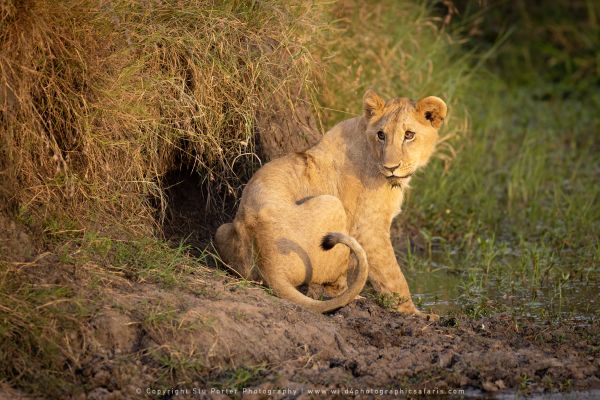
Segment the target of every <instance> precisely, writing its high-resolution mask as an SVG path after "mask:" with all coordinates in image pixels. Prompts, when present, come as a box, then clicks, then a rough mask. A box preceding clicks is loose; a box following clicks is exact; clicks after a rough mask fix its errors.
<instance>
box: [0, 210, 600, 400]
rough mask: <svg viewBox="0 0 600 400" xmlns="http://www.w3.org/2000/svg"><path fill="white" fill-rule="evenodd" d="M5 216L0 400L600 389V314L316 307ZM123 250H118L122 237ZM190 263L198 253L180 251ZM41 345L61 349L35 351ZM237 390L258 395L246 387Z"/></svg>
mask: <svg viewBox="0 0 600 400" xmlns="http://www.w3.org/2000/svg"><path fill="white" fill-rule="evenodd" d="M0 222H1V224H0V225H1V227H2V228H3V231H4V232H5V233H7V234H6V235H5V240H3V241H2V243H0V245H1V247H0V249H2V251H3V254H4V255H5V257H7V256H8V255H10V257H9V258H6V259H5V260H4V261H2V263H1V264H0V265H2V268H3V271H2V272H3V274H2V279H1V280H0V283H1V284H2V285H3V286H2V289H3V290H2V293H3V298H2V299H3V300H2V301H3V302H2V308H0V317H1V318H0V323H1V324H2V328H3V330H2V331H1V332H0V333H1V335H0V339H1V340H2V347H1V348H2V351H3V353H0V355H1V356H2V359H3V362H11V363H14V365H13V367H12V369H11V368H7V367H6V365H4V366H3V369H2V371H3V376H2V379H0V398H3V397H2V396H4V397H7V396H8V397H9V398H19V397H18V396H22V397H23V396H25V395H26V394H27V393H30V392H34V394H37V395H40V394H43V395H42V397H44V398H68V397H72V398H76V399H96V400H98V399H135V398H143V397H150V398H161V399H169V398H213V397H217V398H218V397H223V396H225V397H227V396H233V397H240V396H244V397H250V398H252V397H257V398H262V397H264V396H265V395H266V394H268V393H273V392H269V390H271V391H272V390H276V389H281V390H284V391H283V392H279V393H277V392H274V395H275V397H276V398H312V397H314V396H316V394H313V393H310V391H312V390H323V389H326V390H330V392H328V394H329V395H336V394H337V395H339V396H347V395H360V396H366V397H373V398H377V397H380V394H381V393H389V394H391V395H409V396H412V395H413V394H415V392H414V391H416V395H417V396H418V394H419V392H418V391H419V390H421V391H429V392H430V393H432V394H443V393H454V394H456V395H461V394H475V395H488V394H490V395H491V394H493V395H499V394H500V395H501V394H503V393H515V392H517V391H518V392H519V393H523V394H540V393H548V392H571V393H574V392H575V391H586V392H587V393H595V392H590V391H591V390H599V389H600V322H598V321H573V320H563V321H561V322H555V323H551V322H536V321H534V320H527V319H514V318H513V317H511V316H509V315H504V314H501V315H495V316H493V317H487V318H481V319H476V320H473V319H469V318H468V317H466V316H461V315H455V316H448V315H445V316H444V315H442V318H441V319H440V321H436V322H431V321H425V320H423V319H420V318H417V317H410V316H403V315H400V314H397V313H395V312H393V311H390V310H387V309H385V308H382V307H381V306H380V305H379V304H377V303H375V302H374V301H372V300H370V299H361V300H357V301H354V302H353V303H351V304H350V305H349V306H347V307H345V308H343V309H341V310H338V311H337V312H334V313H331V314H328V315H320V314H314V313H312V312H309V311H306V310H304V309H302V308H300V307H299V306H296V305H294V304H291V303H289V302H287V301H285V300H282V299H279V298H277V297H274V296H273V295H271V294H270V292H269V290H267V289H265V288H263V287H261V286H257V285H254V284H251V283H249V282H247V281H242V280H236V279H234V278H232V277H231V276H230V275H228V274H227V273H226V272H224V271H221V270H217V269H211V268H204V267H201V266H197V267H194V268H189V267H187V269H185V271H186V272H185V273H182V272H180V273H178V274H177V275H174V276H177V281H176V282H171V283H169V282H168V281H163V282H162V283H159V282H156V283H151V282H149V281H147V280H146V279H145V278H143V276H144V275H135V274H134V275H131V274H130V272H127V271H131V270H132V268H133V265H128V264H127V263H128V262H133V261H135V260H137V259H138V257H139V255H136V254H133V255H130V256H129V257H130V258H126V260H128V261H126V262H125V264H116V263H114V262H112V261H111V262H109V261H110V260H112V259H110V258H97V259H94V258H93V257H90V255H89V254H88V255H85V257H82V258H79V256H78V255H79V254H82V253H84V254H86V252H90V251H92V249H95V250H94V251H98V252H103V251H104V252H106V251H108V250H106V246H107V243H105V242H99V243H101V244H102V246H99V244H98V243H96V247H88V248H87V250H85V248H84V247H82V245H81V244H74V243H79V242H77V241H75V240H74V241H72V242H67V243H66V244H65V243H63V242H61V244H60V245H58V246H57V245H49V244H48V243H46V244H42V243H41V242H38V241H36V240H34V239H33V238H35V237H36V232H32V231H29V230H27V229H25V228H24V227H22V226H21V225H20V224H15V223H14V222H13V221H10V220H9V219H6V218H0ZM95 240H97V239H95ZM113 245H114V244H113ZM88 246H89V244H88ZM117 249H118V251H117V255H118V256H119V257H123V254H121V253H123V252H124V251H125V250H124V249H126V248H123V247H117ZM129 251H130V250H129ZM101 260H108V261H101ZM186 260H188V261H192V259H189V258H182V259H181V260H180V261H179V262H180V263H181V262H186ZM113 261H114V260H113ZM119 265H124V266H125V267H123V266H119ZM183 267H184V266H180V267H178V268H183ZM124 268H125V269H124ZM52 293H54V294H53V296H54V297H42V295H48V294H52ZM34 295H35V296H34ZM38 298H39V300H36V299H38ZM16 300H19V301H16ZM34 300H35V301H38V302H37V303H34V302H33V301H34ZM38 332H41V333H38ZM45 336H48V337H52V341H44V340H45ZM47 345H51V346H55V345H56V346H57V349H56V352H54V353H53V352H40V349H38V350H36V348H35V347H36V346H38V347H41V348H42V349H41V350H45V349H43V347H44V346H47ZM9 352H12V353H9ZM26 352H29V353H26ZM26 354H30V355H29V356H27V355H26ZM42 356H43V357H45V358H41V357H42ZM27 357H33V358H29V359H28V358H27ZM19 363H21V364H19ZM24 376H25V378H24ZM44 379H50V380H48V381H44ZM57 381H58V382H60V383H59V384H57V383H56V382H57ZM50 386H51V389H50ZM46 389H47V391H46ZM244 389H246V391H247V392H248V391H249V390H250V391H251V393H253V394H252V395H248V394H246V395H243V394H242V393H243V390H244ZM15 390H17V391H16V392H15ZM176 390H178V391H176ZM194 390H195V391H196V392H195V393H194ZM211 390H213V392H212V393H211ZM217 390H222V391H225V393H226V394H223V395H221V394H218V393H215V392H214V391H217ZM369 390H370V391H371V392H369ZM385 390H388V392H384V391H385ZM205 391H206V392H205ZM365 391H366V392H365ZM409 391H412V392H409ZM460 391H464V392H460ZM186 392H187V393H186ZM15 396H16V397H15Z"/></svg>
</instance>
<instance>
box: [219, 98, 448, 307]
mask: <svg viewBox="0 0 600 400" xmlns="http://www.w3.org/2000/svg"><path fill="white" fill-rule="evenodd" d="M363 105H364V115H362V116H360V117H356V118H352V119H349V120H346V121H343V122H340V123H339V124H337V125H336V126H335V127H333V129H331V130H330V131H329V132H327V133H326V134H325V135H324V136H323V138H322V139H321V141H320V142H319V143H317V144H316V145H315V146H314V147H312V148H310V149H309V150H307V151H305V152H303V153H297V154H289V155H287V156H284V157H282V158H279V159H276V160H273V161H271V162H269V163H268V164H266V165H264V166H263V167H262V168H261V169H259V170H258V171H257V172H256V174H255V175H254V176H253V177H252V179H251V180H250V182H249V183H248V185H247V186H246V187H245V189H244V193H243V195H242V199H241V202H240V207H239V210H238V212H237V215H236V217H235V219H234V221H233V223H228V224H224V225H221V226H220V227H219V229H218V230H217V233H216V236H215V242H216V246H217V249H218V251H219V253H220V254H221V257H222V258H223V260H224V261H225V262H227V263H228V264H230V265H231V266H232V267H234V268H235V269H236V270H237V271H238V272H239V273H240V274H241V275H242V276H244V277H246V278H248V279H255V280H258V279H261V278H262V279H264V281H265V283H266V284H267V285H269V286H270V287H271V288H272V289H273V290H274V292H275V293H276V294H277V295H278V296H280V297H283V298H286V299H289V300H291V301H293V302H295V303H298V304H300V305H302V306H304V307H306V308H308V309H311V310H314V311H317V312H327V311H330V310H334V309H337V308H340V307H343V306H345V305H346V304H348V303H349V302H350V301H352V299H354V298H355V297H356V296H357V295H358V294H359V293H360V291H361V290H362V288H363V286H364V284H365V282H366V279H367V276H368V278H369V280H370V282H371V283H372V285H373V287H374V288H375V289H376V290H377V291H380V292H383V293H395V294H397V295H399V296H401V297H402V298H404V299H405V300H406V301H404V302H403V303H402V304H400V305H399V306H398V307H397V309H398V311H400V312H403V313H409V314H421V313H420V312H419V311H418V310H417V309H416V308H415V306H414V304H413V302H412V300H411V298H410V292H409V289H408V285H407V283H406V279H405V278H404V275H403V274H402V272H401V271H400V267H399V265H398V263H397V261H396V257H395V255H394V249H393V248H392V244H391V241H390V225H391V222H392V219H393V218H394V217H395V216H396V215H398V213H400V207H401V205H402V199H403V195H404V191H405V190H406V189H407V188H408V184H409V182H410V179H411V176H412V175H413V174H414V173H415V171H416V170H417V169H418V168H420V167H422V166H424V165H425V164H426V163H427V161H428V160H429V157H430V156H431V154H432V152H433V150H434V148H435V144H436V142H437V139H438V129H439V127H440V126H441V124H442V122H443V121H444V118H445V117H446V111H447V108H446V104H445V103H444V102H443V101H442V100H441V99H440V98H438V97H435V96H430V97H426V98H424V99H422V100H419V101H418V102H416V103H415V102H413V101H411V100H409V99H406V98H400V99H393V100H389V101H387V102H386V101H384V100H383V99H382V98H381V97H379V96H378V95H377V94H376V93H375V92H374V91H372V90H368V91H367V92H366V93H365V95H364V98H363ZM337 243H342V244H344V245H345V246H336V247H334V246H335V245H336V244H337ZM326 250H329V251H326ZM350 252H352V253H353V255H354V257H355V258H356V261H357V266H356V269H357V272H356V273H355V274H354V275H356V276H355V278H354V280H353V282H352V283H351V284H350V286H349V287H348V285H347V283H346V282H347V279H346V278H347V272H348V270H349V263H350V261H351V258H350ZM367 259H368V262H367ZM309 283H317V284H322V285H325V287H326V290H327V291H328V293H329V294H331V295H334V296H335V295H338V296H337V297H334V298H333V299H331V300H325V301H319V300H314V299H312V298H309V297H307V296H305V295H303V294H302V293H300V292H299V291H298V290H297V289H296V288H297V287H298V286H300V285H303V284H309Z"/></svg>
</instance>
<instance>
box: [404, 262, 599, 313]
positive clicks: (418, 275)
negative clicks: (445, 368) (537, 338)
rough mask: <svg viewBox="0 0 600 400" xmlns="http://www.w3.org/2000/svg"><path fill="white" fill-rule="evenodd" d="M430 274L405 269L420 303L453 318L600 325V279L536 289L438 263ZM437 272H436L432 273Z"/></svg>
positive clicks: (577, 279) (578, 279) (581, 279)
mask: <svg viewBox="0 0 600 400" xmlns="http://www.w3.org/2000/svg"><path fill="white" fill-rule="evenodd" d="M432 264H433V266H432V267H431V266H428V267H425V268H405V269H404V272H405V275H406V279H407V280H408V282H409V286H410V288H411V292H412V297H413V300H414V301H415V303H416V304H417V305H418V306H419V307H421V308H424V309H431V310H432V311H434V312H436V313H438V314H440V315H447V314H449V313H453V312H465V311H466V312H471V313H473V312H474V311H477V312H479V313H480V314H482V315H483V314H493V313H495V312H508V313H510V314H514V315H520V316H526V317H533V318H536V319H547V318H568V319H575V320H582V321H589V320H595V319H600V296H599V294H600V276H598V275H597V274H587V275H586V276H585V277H583V276H581V277H579V276H574V277H571V278H570V279H569V280H568V281H565V282H558V283H557V282H553V284H548V283H546V284H541V285H534V284H532V283H531V282H529V281H527V280H522V281H521V280H519V279H510V278H509V275H510V267H509V268H507V272H506V276H504V277H495V276H491V277H487V278H485V277H484V275H483V274H479V275H478V276H475V277H474V276H473V273H472V272H471V273H469V272H464V271H463V272H459V271H455V270H452V269H449V268H445V267H443V266H442V267H440V266H439V264H436V263H435V262H433V263H432ZM429 267H431V270H429V271H428V270H427V268H429Z"/></svg>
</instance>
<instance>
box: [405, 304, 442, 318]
mask: <svg viewBox="0 0 600 400" xmlns="http://www.w3.org/2000/svg"><path fill="white" fill-rule="evenodd" d="M397 310H398V311H399V312H401V313H402V314H409V315H415V316H417V317H421V318H424V319H426V320H427V321H437V320H439V319H440V316H439V315H437V314H434V313H424V312H422V311H419V310H417V307H415V305H414V304H413V303H412V302H410V303H409V302H407V303H403V304H400V305H399V306H398V308H397Z"/></svg>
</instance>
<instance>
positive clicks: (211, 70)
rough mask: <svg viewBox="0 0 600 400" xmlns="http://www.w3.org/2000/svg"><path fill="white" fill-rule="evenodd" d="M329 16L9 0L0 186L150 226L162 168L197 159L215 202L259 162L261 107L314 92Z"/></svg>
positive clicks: (9, 193) (95, 216)
mask: <svg viewBox="0 0 600 400" xmlns="http://www.w3.org/2000/svg"><path fill="white" fill-rule="evenodd" d="M321 15H322V13H321V7H319V6H313V7H311V6H310V5H304V3H303V2H297V4H295V5H288V4H287V2H279V1H267V2H260V3H255V2H250V3H248V2H219V1H195V2H189V3H186V6H185V7H182V6H181V5H180V4H179V3H178V2H171V1H153V2H143V1H133V0H123V1H85V2H80V1H63V2H59V3H55V2H50V1H44V0H27V1H20V0H9V1H6V2H3V3H2V4H1V5H0V19H1V21H2V25H1V26H0V50H1V51H0V54H1V55H0V107H1V109H2V117H1V119H0V129H1V130H2V131H3V132H5V133H4V134H3V135H2V137H1V139H0V140H1V142H0V148H1V149H2V151H3V153H4V154H2V156H3V163H2V165H0V167H1V168H2V175H0V179H1V180H2V181H1V182H0V186H2V188H3V193H2V194H3V195H4V197H8V198H9V200H10V203H11V204H12V205H13V206H18V207H20V208H22V209H25V210H27V211H34V212H36V213H43V214H47V213H50V214H53V213H61V214H69V215H70V216H71V217H72V216H74V215H77V216H78V218H79V219H81V220H84V221H89V220H92V221H93V220H96V221H105V220H106V219H107V218H109V219H111V220H113V221H119V223H120V224H121V225H122V227H127V228H129V229H131V228H133V229H134V230H137V231H141V232H148V231H149V228H150V227H152V224H153V222H154V220H155V218H154V217H155V204H156V200H158V204H159V211H164V207H165V199H164V198H163V194H162V190H161V189H162V188H161V177H162V176H163V175H164V174H165V173H167V172H168V171H169V170H173V169H180V168H190V169H193V170H194V171H196V172H198V173H199V174H201V175H202V178H203V182H204V184H205V185H206V187H207V189H208V190H207V191H208V193H209V195H210V196H209V198H208V202H207V207H211V208H212V209H214V210H218V209H219V206H220V204H219V198H220V197H222V196H223V195H225V194H227V193H230V194H231V193H236V192H237V190H238V188H239V186H240V185H241V182H242V181H243V179H244V178H247V177H248V175H249V174H250V173H251V172H252V170H253V169H254V168H255V166H256V163H257V161H256V155H255V153H256V147H255V146H256V135H255V133H256V117H257V115H258V114H259V113H260V112H261V110H265V109H267V110H268V109H269V104H268V102H269V101H273V100H275V101H279V102H281V103H282V104H283V108H284V109H290V110H291V109H293V108H294V107H297V106H299V104H297V103H298V102H303V103H304V102H306V100H305V99H307V98H311V97H312V96H313V94H312V93H311V87H312V86H311V79H312V77H313V76H314V74H315V72H316V70H315V68H316V63H315V62H314V60H313V59H312V57H311V55H310V54H311V53H310V51H307V48H306V46H307V43H308V41H310V40H315V38H316V36H317V33H318V32H319V31H322V30H323V29H324V26H323V25H319V21H320V20H321ZM303 106H305V105H304V104H303Z"/></svg>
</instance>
